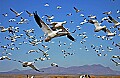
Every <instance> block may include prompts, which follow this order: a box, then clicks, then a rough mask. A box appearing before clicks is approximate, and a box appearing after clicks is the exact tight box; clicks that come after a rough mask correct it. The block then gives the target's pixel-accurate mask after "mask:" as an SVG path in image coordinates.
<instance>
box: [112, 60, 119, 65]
mask: <svg viewBox="0 0 120 78" xmlns="http://www.w3.org/2000/svg"><path fill="white" fill-rule="evenodd" d="M111 61H112V62H114V63H115V64H116V66H118V65H120V63H119V62H117V61H115V60H113V59H111Z"/></svg>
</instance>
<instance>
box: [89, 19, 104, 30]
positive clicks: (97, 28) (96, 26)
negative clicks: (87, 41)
mask: <svg viewBox="0 0 120 78" xmlns="http://www.w3.org/2000/svg"><path fill="white" fill-rule="evenodd" d="M88 22H90V23H91V24H94V26H95V29H94V31H95V32H99V31H101V30H104V31H105V30H106V26H100V23H98V21H97V20H88Z"/></svg>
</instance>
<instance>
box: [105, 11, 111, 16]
mask: <svg viewBox="0 0 120 78" xmlns="http://www.w3.org/2000/svg"><path fill="white" fill-rule="evenodd" d="M103 14H106V15H110V14H112V12H111V11H108V12H103Z"/></svg>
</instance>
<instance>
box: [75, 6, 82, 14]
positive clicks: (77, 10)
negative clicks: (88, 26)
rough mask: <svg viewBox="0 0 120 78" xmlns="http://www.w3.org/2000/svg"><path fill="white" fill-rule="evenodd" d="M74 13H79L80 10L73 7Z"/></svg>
mask: <svg viewBox="0 0 120 78" xmlns="http://www.w3.org/2000/svg"><path fill="white" fill-rule="evenodd" d="M73 8H74V10H75V11H76V13H78V12H80V11H81V10H79V9H77V8H76V7H73Z"/></svg>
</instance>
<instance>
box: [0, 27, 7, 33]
mask: <svg viewBox="0 0 120 78" xmlns="http://www.w3.org/2000/svg"><path fill="white" fill-rule="evenodd" d="M0 29H1V30H0V31H1V32H6V31H7V30H8V28H4V27H3V26H0Z"/></svg>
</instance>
